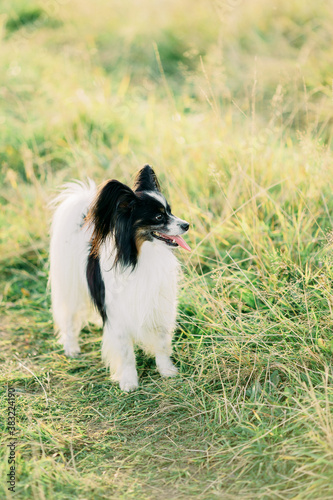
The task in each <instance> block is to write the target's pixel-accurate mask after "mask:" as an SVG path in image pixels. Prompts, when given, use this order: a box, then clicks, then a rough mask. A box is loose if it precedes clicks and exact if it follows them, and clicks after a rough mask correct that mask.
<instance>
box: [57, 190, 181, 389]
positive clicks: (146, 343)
mask: <svg viewBox="0 0 333 500" xmlns="http://www.w3.org/2000/svg"><path fill="white" fill-rule="evenodd" d="M95 194H96V186H95V184H94V183H93V182H92V181H90V182H89V185H88V186H86V185H84V184H82V183H77V184H75V183H73V184H69V185H67V187H66V190H65V191H64V192H63V193H62V194H61V195H60V196H59V197H58V198H57V199H56V202H58V203H60V204H59V205H58V207H57V209H56V211H55V214H54V218H53V223H52V228H51V246H50V284H51V295H52V310H53V317H54V323H55V325H56V328H57V330H58V331H59V341H60V342H61V343H62V344H63V346H64V349H65V353H66V354H67V355H68V356H75V355H77V354H78V353H79V352H80V348H79V344H78V338H79V334H80V331H81V329H82V327H83V326H84V324H86V323H87V321H88V319H89V317H90V315H91V313H92V311H93V305H92V301H91V298H90V295H89V290H88V285H87V280H86V264H87V258H88V254H89V242H90V238H91V234H92V228H89V229H87V227H86V226H84V225H83V224H82V222H83V215H84V214H87V211H88V207H89V205H90V204H91V202H92V200H93V198H94V196H95ZM113 255H114V253H113V246H112V240H111V239H109V240H107V242H105V243H103V244H102V246H101V251H100V268H101V273H102V277H103V280H104V284H105V304H106V313H107V321H106V323H105V326H104V332H103V341H102V358H103V360H104V362H105V364H106V365H107V366H108V367H109V368H110V372H111V376H112V379H113V380H116V381H118V382H119V385H120V388H121V389H122V390H124V391H130V390H133V389H135V388H137V387H138V376H137V372H136V366H135V355H134V343H136V344H138V345H140V346H141V347H142V348H143V349H144V350H145V351H146V352H148V353H150V354H153V355H154V356H155V358H156V365H157V368H158V370H159V372H160V374H161V375H162V376H166V377H168V376H173V375H175V374H176V373H177V369H176V368H175V367H174V366H173V364H172V361H171V359H170V355H171V350H172V347H171V340H172V336H173V331H174V328H175V321H176V309H177V278H178V274H179V264H178V261H177V259H176V257H175V256H174V254H173V252H172V250H171V248H170V247H168V246H167V245H165V243H163V242H162V241H159V240H154V241H153V242H148V241H146V242H144V243H143V244H142V247H141V250H140V254H139V258H138V264H137V267H136V268H135V269H134V271H131V270H129V269H120V268H119V267H116V268H113V259H114V257H113Z"/></svg>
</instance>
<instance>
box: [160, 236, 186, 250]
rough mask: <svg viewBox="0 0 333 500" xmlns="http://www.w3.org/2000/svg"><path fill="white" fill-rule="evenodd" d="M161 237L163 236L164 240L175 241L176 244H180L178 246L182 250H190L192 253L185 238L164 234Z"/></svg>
mask: <svg viewBox="0 0 333 500" xmlns="http://www.w3.org/2000/svg"><path fill="white" fill-rule="evenodd" d="M160 234H161V236H163V238H167V239H168V240H174V241H175V242H176V243H178V245H179V246H180V247H182V248H184V249H185V250H188V251H189V252H190V251H191V249H190V247H189V246H188V244H187V243H186V241H185V240H183V238H182V237H181V236H169V235H167V234H163V233H160Z"/></svg>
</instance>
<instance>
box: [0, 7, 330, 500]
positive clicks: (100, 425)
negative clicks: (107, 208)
mask: <svg viewBox="0 0 333 500" xmlns="http://www.w3.org/2000/svg"><path fill="white" fill-rule="evenodd" d="M0 26H1V29H0V33H1V37H2V40H1V49H0V50H1V58H0V68H1V70H0V103H1V104H0V204H1V208H0V229H1V232H0V332H1V338H0V349H1V351H0V360H1V364H0V381H1V383H0V390H1V406H0V411H1V426H2V430H3V432H2V433H1V437H0V440H1V447H0V450H1V452H0V477H1V481H0V483H1V484H0V496H1V498H3V499H10V498H17V499H38V500H44V499H46V500H50V499H51V500H52V499H56V500H62V499H79V500H86V499H110V498H112V499H126V500H127V499H140V500H141V499H142V500H146V499H159V500H161V499H184V500H185V499H192V498H198V499H199V500H208V499H209V500H210V499H223V500H228V499H239V498H241V499H253V500H254V499H255V500H268V499H283V500H284V499H294V500H296V499H297V500H305V499H308V500H314V499H315V500H317V499H327V500H329V499H332V498H333V385H332V382H333V370H332V359H333V333H332V332H333V258H332V256H333V253H332V244H333V236H332V234H333V233H332V223H333V195H332V193H333V169H332V165H333V155H332V145H333V143H332V134H333V99H332V60H333V3H332V1H331V0H327V1H322V0H318V1H317V2H301V1H300V0H292V1H288V0H281V1H279V2H267V1H264V0H248V1H245V0H215V1H214V0H211V1H210V0H198V1H197V2H195V3H194V2H191V1H190V0H170V1H168V2H166V1H163V0H160V1H157V0H152V1H148V0H142V1H140V2H136V1H134V0H129V1H127V2H124V1H120V0H95V1H94V2H89V0H80V1H79V0H45V1H42V0H31V1H30V2H24V1H23V0H13V1H9V0H4V1H3V2H1V16H0ZM145 163H149V164H151V165H153V167H154V168H155V170H156V172H157V174H158V176H159V178H160V182H161V185H162V187H163V191H164V193H165V194H166V195H167V198H168V199H169V200H170V201H171V203H172V206H173V211H174V213H175V214H177V215H178V216H179V217H182V218H184V219H186V220H188V221H189V222H190V223H191V229H190V231H189V234H188V236H187V237H186V239H187V241H188V243H189V244H190V246H191V247H192V252H191V253H190V254H189V253H186V254H185V252H184V251H182V250H177V255H178V256H179V259H180V260H181V263H182V268H183V278H182V283H181V291H180V297H179V316H178V326H177V331H176V334H175V340H174V361H175V363H176V365H177V367H178V369H179V372H180V374H179V376H178V377H176V378H174V379H172V380H164V379H161V377H160V376H159V375H158V373H157V371H156V368H155V364H154V361H153V360H152V359H150V358H149V357H147V356H146V355H145V354H144V353H142V352H141V351H138V352H137V362H138V371H139V377H140V387H139V389H138V390H137V391H135V392H132V393H129V394H125V393H122V392H121V391H120V390H119V388H118V387H117V386H116V385H114V384H113V383H111V382H110V378H109V374H108V373H107V371H106V369H105V367H104V366H103V364H102V361H101V356H100V344H101V330H100V329H99V328H97V327H95V326H94V325H89V327H87V328H85V329H84V331H83V333H82V338H81V347H82V354H81V355H80V356H79V357H78V358H76V359H67V358H66V357H65V356H64V352H63V350H62V348H61V347H60V346H59V344H57V341H56V338H55V336H54V333H53V324H52V318H51V312H50V293H49V290H48V287H47V280H48V243H49V225H50V218H51V213H50V210H49V209H48V203H49V201H50V200H52V198H53V197H54V196H55V194H56V193H57V189H58V188H59V186H61V185H62V184H63V183H64V182H66V181H68V180H71V179H82V180H83V179H85V178H87V177H93V178H95V179H96V181H97V182H102V181H103V180H105V179H107V178H117V179H119V180H121V181H123V182H126V183H131V182H132V180H133V178H134V175H135V173H136V172H137V170H138V169H139V168H140V167H141V166H142V165H143V164H145ZM8 387H9V388H10V387H14V388H15V390H16V429H17V431H16V438H17V440H16V487H15V493H11V492H10V491H8V485H7V484H6V480H7V479H8V477H7V474H8V473H9V464H8V461H7V460H8V453H9V448H8V447H7V444H8V443H9V442H10V439H11V437H10V436H9V434H8V432H7V431H8V429H6V422H7V404H8V400H7V389H8Z"/></svg>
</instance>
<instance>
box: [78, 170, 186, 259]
mask: <svg viewBox="0 0 333 500" xmlns="http://www.w3.org/2000/svg"><path fill="white" fill-rule="evenodd" d="M87 222H88V223H89V224H91V225H92V226H93V235H92V240H91V243H92V249H91V251H92V253H93V254H95V255H98V253H99V249H100V245H101V244H102V243H103V242H104V241H105V240H106V239H107V238H108V237H109V236H113V237H114V242H115V247H116V257H115V263H116V264H117V263H120V264H122V265H123V266H132V267H135V265H136V263H137V258H138V254H139V252H140V249H141V246H142V244H143V243H144V242H145V241H149V242H152V243H154V242H155V243H158V244H162V245H166V246H167V247H173V248H176V247H178V246H181V247H182V248H185V249H186V250H190V247H189V246H188V244H187V243H186V242H185V241H184V240H183V238H182V237H181V235H182V234H184V233H186V231H188V228H189V224H188V222H186V221H184V220H182V219H179V218H178V217H176V216H175V215H173V214H172V213H171V207H170V205H169V204H168V202H167V201H166V199H165V198H164V196H163V195H162V193H161V190H160V185H159V182H158V180H157V177H156V174H155V172H154V170H153V169H152V168H151V167H150V166H149V165H146V166H144V167H143V168H142V169H141V170H140V171H139V173H138V174H137V177H136V180H135V184H134V188H133V190H132V189H131V188H129V187H128V186H126V185H125V184H122V183H121V182H119V181H116V180H109V181H107V182H106V183H104V184H103V185H102V186H101V187H100V189H99V190H98V193H97V195H96V198H95V200H94V202H93V204H92V206H91V208H90V211H89V213H88V216H87Z"/></svg>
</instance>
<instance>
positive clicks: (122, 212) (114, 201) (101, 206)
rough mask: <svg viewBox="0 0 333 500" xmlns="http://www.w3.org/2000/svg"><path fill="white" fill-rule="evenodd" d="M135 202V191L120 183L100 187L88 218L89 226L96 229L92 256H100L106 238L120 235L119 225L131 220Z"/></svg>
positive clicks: (93, 235) (111, 182)
mask: <svg viewBox="0 0 333 500" xmlns="http://www.w3.org/2000/svg"><path fill="white" fill-rule="evenodd" d="M135 202H136V195H135V194H134V193H133V191H132V190H131V189H130V188H129V187H128V186H125V184H122V183H121V182H119V181H115V180H112V181H107V182H106V183H105V184H104V185H102V186H101V187H100V189H99V190H98V193H97V195H96V198H95V200H94V201H93V203H92V205H91V207H90V210H89V212H88V215H87V218H86V222H87V224H88V225H93V227H94V231H93V234H92V238H91V255H98V252H99V248H100V246H101V244H102V243H103V242H104V241H105V240H106V238H107V237H108V236H109V235H110V234H115V235H116V233H118V231H116V227H117V225H119V224H120V223H121V224H124V223H126V221H129V220H130V217H131V212H132V209H133V207H134V205H135ZM116 245H117V241H116Z"/></svg>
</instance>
